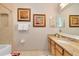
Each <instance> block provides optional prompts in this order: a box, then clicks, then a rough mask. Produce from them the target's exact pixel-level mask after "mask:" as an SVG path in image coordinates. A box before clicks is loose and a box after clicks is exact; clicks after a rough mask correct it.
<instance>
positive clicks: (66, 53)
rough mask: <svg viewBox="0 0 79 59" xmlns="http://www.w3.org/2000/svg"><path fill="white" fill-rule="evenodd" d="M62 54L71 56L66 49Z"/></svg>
mask: <svg viewBox="0 0 79 59" xmlns="http://www.w3.org/2000/svg"><path fill="white" fill-rule="evenodd" d="M64 56H72V55H71V54H70V53H68V52H67V51H66V50H64Z"/></svg>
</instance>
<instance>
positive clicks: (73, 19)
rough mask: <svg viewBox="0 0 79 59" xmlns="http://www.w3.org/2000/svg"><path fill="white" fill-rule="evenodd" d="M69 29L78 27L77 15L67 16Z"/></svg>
mask: <svg viewBox="0 0 79 59" xmlns="http://www.w3.org/2000/svg"><path fill="white" fill-rule="evenodd" d="M69 27H79V15H70V16H69Z"/></svg>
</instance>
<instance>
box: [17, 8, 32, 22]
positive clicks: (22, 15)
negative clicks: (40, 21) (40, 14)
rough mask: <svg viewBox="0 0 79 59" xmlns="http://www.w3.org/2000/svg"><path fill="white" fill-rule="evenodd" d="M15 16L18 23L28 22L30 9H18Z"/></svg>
mask: <svg viewBox="0 0 79 59" xmlns="http://www.w3.org/2000/svg"><path fill="white" fill-rule="evenodd" d="M17 16H18V21H30V20H31V9H29V8H18V11H17Z"/></svg>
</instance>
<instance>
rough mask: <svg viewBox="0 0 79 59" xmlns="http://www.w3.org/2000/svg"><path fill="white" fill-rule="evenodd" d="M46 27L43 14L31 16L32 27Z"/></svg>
mask: <svg viewBox="0 0 79 59" xmlns="http://www.w3.org/2000/svg"><path fill="white" fill-rule="evenodd" d="M45 26H46V15H45V14H34V15H33V27H45Z"/></svg>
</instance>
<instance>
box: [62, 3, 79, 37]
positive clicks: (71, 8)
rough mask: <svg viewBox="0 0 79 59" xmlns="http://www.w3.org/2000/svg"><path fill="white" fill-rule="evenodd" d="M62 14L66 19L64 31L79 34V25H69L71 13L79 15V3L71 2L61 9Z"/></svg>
mask: <svg viewBox="0 0 79 59" xmlns="http://www.w3.org/2000/svg"><path fill="white" fill-rule="evenodd" d="M61 14H62V15H63V18H64V19H65V28H64V29H63V32H65V33H69V34H74V35H79V27H75V28H74V27H69V15H79V3H76V4H69V5H68V6H67V7H65V8H64V9H63V10H62V11H61Z"/></svg>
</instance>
